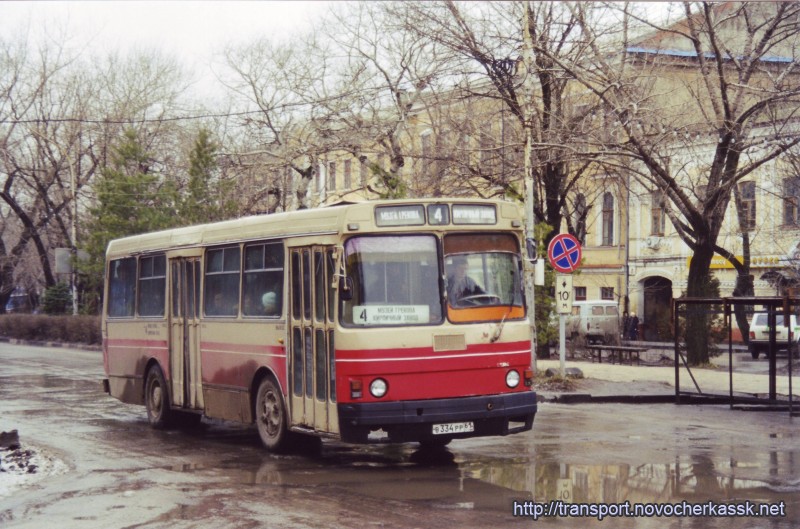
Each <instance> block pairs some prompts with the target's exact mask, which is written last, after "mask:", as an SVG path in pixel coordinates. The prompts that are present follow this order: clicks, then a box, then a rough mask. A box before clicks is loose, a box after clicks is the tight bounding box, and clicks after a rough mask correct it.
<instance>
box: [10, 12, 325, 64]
mask: <svg viewBox="0 0 800 529" xmlns="http://www.w3.org/2000/svg"><path fill="white" fill-rule="evenodd" d="M325 4H326V2H313V1H291V2H290V1H270V2H266V1H246V2H241V1H201V2H198V1H189V0H186V1H136V2H125V1H113V2H109V1H74V2H70V1H59V2H41V1H37V2H33V1H28V2H9V1H0V31H1V32H2V34H3V35H5V36H9V35H12V34H15V33H17V32H19V31H24V30H26V29H28V30H29V31H30V32H31V34H32V35H35V36H36V38H41V36H42V35H43V34H49V35H53V34H58V32H57V31H55V30H56V29H57V28H59V27H66V28H68V34H69V35H72V36H73V37H77V38H78V39H79V40H80V42H85V41H86V42H89V43H90V47H91V48H93V49H96V50H100V51H102V50H107V49H123V50H124V49H128V48H131V47H137V46H143V47H147V48H158V49H161V50H163V51H165V52H167V53H170V54H174V55H175V56H176V57H177V58H178V59H179V60H180V61H181V62H182V63H183V64H184V65H185V66H187V67H190V68H192V69H194V70H195V74H196V75H198V76H199V77H201V78H203V77H207V76H209V75H210V73H209V72H207V71H206V70H207V69H208V68H209V65H210V64H211V61H212V60H213V58H214V56H215V54H218V53H219V52H220V51H222V49H223V47H224V45H225V44H228V43H235V42H241V41H248V40H252V39H254V38H257V37H263V36H267V37H269V36H274V37H279V38H280V37H287V36H289V35H291V34H292V32H294V31H297V30H298V29H302V28H303V27H307V26H308V25H309V24H310V22H311V21H312V20H313V19H314V18H315V17H316V16H317V15H318V14H321V13H322V12H323V11H324V10H325V9H326V8H327V6H326V5H325Z"/></svg>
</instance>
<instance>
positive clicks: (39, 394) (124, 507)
mask: <svg viewBox="0 0 800 529" xmlns="http://www.w3.org/2000/svg"><path fill="white" fill-rule="evenodd" d="M102 377H103V373H102V357H101V354H100V353H99V352H90V351H80V350H71V349H48V348H38V347H28V346H19V345H9V344H0V431H3V430H10V429H17V430H19V433H20V438H21V441H22V443H23V445H24V446H26V447H35V448H37V449H40V450H45V451H47V452H48V453H51V454H55V455H56V456H57V457H58V458H60V459H61V460H63V461H64V462H65V463H66V464H67V465H68V467H69V471H67V472H65V473H62V474H59V475H55V476H40V477H39V478H38V481H36V482H34V483H32V484H29V485H27V486H25V487H24V488H20V489H16V490H12V491H11V492H10V493H9V494H7V495H5V496H2V495H0V527H3V528H41V527H63V528H81V529H84V528H104V529H107V528H123V527H124V528H134V527H136V528H138V527H146V528H154V527H169V528H184V527H186V528H189V527H192V528H194V527H211V528H215V529H222V528H228V527H230V528H249V527H299V528H303V527H341V528H352V527H380V528H394V527H409V528H413V527H420V528H422V527H425V528H427V527H437V528H438V527H465V528H472V527H476V528H477V527H495V528H501V527H532V526H536V527H559V528H571V527H605V528H618V527H623V528H650V527H652V528H695V527H696V528H701V527H702V528H707V527H708V528H725V529H729V528H738V527H741V528H749V529H752V528H759V527H764V528H776V529H789V528H795V527H798V526H800V442H798V439H799V438H800V430H798V425H799V424H800V422H798V421H800V419H798V418H790V417H788V416H787V414H786V413H780V412H742V411H731V410H729V409H728V408H727V406H702V407H700V406H680V407H678V406H675V405H672V404H658V405H652V404H651V405H619V404H588V405H573V406H570V405H559V404H549V403H543V404H541V405H540V412H539V414H538V415H537V417H536V421H535V423H534V430H533V432H528V433H526V434H521V435H516V436H510V437H507V438H489V439H473V440H464V441H455V442H453V443H452V444H451V446H450V447H449V449H448V450H446V451H444V452H440V453H424V452H420V451H419V450H417V448H416V446H415V445H401V446H351V445H345V444H341V443H337V442H330V441H326V442H325V443H323V445H322V448H321V449H318V450H313V449H311V450H308V449H307V450H306V451H302V450H298V451H297V452H296V453H292V454H288V455H280V456H277V455H272V454H269V453H267V452H266V451H265V450H263V449H262V448H261V446H260V444H259V442H258V436H257V434H256V432H255V430H254V429H253V428H247V427H242V426H237V425H232V424H227V423H222V422H216V421H215V422H209V421H206V420H204V422H203V425H202V426H201V427H199V428H196V429H192V430H170V431H154V430H151V429H150V428H149V426H148V425H147V422H146V418H145V411H144V408H140V407H136V406H129V405H125V404H122V403H120V402H118V401H116V400H114V399H112V398H110V397H108V396H107V395H105V394H104V393H103V392H102V389H101V386H100V380H101V379H102ZM2 480H3V475H2V474H0V490H2ZM559 497H563V498H565V499H566V500H568V501H571V502H592V503H594V502H612V503H613V502H625V501H629V502H631V503H635V502H639V503H648V502H662V503H663V502H668V503H679V502H682V501H687V502H695V503H703V504H707V503H708V502H709V501H715V502H719V503H741V502H744V501H747V500H749V501H751V502H757V503H762V502H771V503H774V504H775V505H780V502H783V505H784V512H785V516H783V517H781V516H771V517H764V518H745V517H712V518H708V517H699V516H698V517H689V518H667V517H659V518H606V519H604V520H603V521H597V520H596V519H594V518H564V517H557V516H554V517H550V518H540V519H539V520H537V521H533V520H532V519H531V518H530V517H514V516H513V510H514V507H513V503H514V501H517V502H524V501H530V500H533V499H535V500H536V501H540V502H541V501H550V500H553V499H556V498H559ZM520 508H521V507H520ZM776 508H777V507H776ZM520 512H522V511H520Z"/></svg>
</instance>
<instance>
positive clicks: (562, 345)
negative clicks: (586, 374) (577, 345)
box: [558, 314, 567, 378]
mask: <svg viewBox="0 0 800 529" xmlns="http://www.w3.org/2000/svg"><path fill="white" fill-rule="evenodd" d="M566 341H567V317H566V315H564V314H559V315H558V361H559V367H560V369H561V377H562V378H564V377H566V376H567V346H566Z"/></svg>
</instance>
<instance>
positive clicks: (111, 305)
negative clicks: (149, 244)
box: [108, 257, 136, 318]
mask: <svg viewBox="0 0 800 529" xmlns="http://www.w3.org/2000/svg"><path fill="white" fill-rule="evenodd" d="M108 272H109V274H108V275H109V286H108V315H109V316H111V317H117V318H119V317H132V316H133V303H134V299H135V298H134V292H135V291H136V258H135V257H128V258H125V259H116V260H114V261H111V263H110V264H109V270H108Z"/></svg>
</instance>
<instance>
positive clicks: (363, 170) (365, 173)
mask: <svg viewBox="0 0 800 529" xmlns="http://www.w3.org/2000/svg"><path fill="white" fill-rule="evenodd" d="M359 172H360V177H361V187H367V181H368V180H369V165H367V157H366V156H363V157H362V158H361V164H360V166H359Z"/></svg>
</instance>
